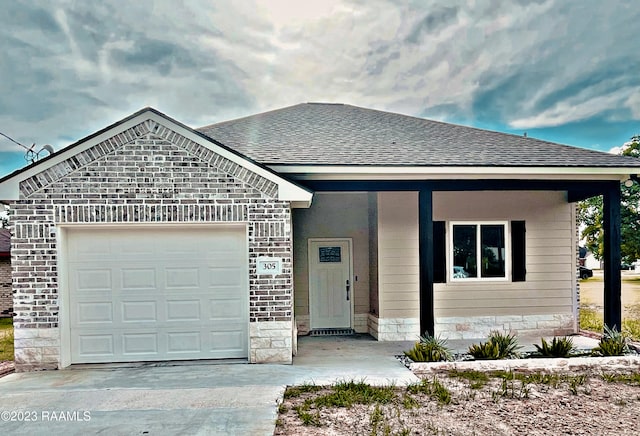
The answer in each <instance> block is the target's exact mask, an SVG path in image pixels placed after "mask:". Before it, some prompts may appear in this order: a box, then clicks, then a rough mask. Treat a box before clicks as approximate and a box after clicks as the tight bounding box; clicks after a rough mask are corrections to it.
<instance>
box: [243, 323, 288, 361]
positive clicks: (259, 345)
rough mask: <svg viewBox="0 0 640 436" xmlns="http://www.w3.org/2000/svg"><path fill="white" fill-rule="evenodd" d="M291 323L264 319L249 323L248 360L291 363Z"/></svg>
mask: <svg viewBox="0 0 640 436" xmlns="http://www.w3.org/2000/svg"><path fill="white" fill-rule="evenodd" d="M292 332H293V323H292V322H291V321H264V322H252V323H250V324H249V362H251V363H291V362H292V361H293V357H292V356H293V338H292Z"/></svg>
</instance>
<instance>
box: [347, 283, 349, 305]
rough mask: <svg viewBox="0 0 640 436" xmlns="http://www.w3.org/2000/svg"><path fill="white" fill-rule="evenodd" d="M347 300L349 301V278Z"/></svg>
mask: <svg viewBox="0 0 640 436" xmlns="http://www.w3.org/2000/svg"><path fill="white" fill-rule="evenodd" d="M347 301H349V280H347Z"/></svg>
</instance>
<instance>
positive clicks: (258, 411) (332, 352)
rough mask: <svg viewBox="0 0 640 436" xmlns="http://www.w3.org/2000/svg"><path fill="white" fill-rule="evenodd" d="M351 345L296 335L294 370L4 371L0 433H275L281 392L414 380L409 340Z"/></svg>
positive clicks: (211, 366)
mask: <svg viewBox="0 0 640 436" xmlns="http://www.w3.org/2000/svg"><path fill="white" fill-rule="evenodd" d="M355 338H357V339H354V338H344V337H314V338H301V340H300V343H299V353H298V356H297V357H296V358H295V360H294V364H293V365H247V364H220V363H211V362H190V363H185V364H182V365H176V364H149V365H139V366H131V367H117V368H116V367H106V366H97V367H96V366H93V367H84V368H73V369H65V370H61V371H46V372H34V373H19V374H10V375H8V376H6V377H3V378H0V393H1V395H0V413H1V412H4V413H2V414H1V416H0V418H1V420H0V434H29V435H30V436H37V435H47V436H51V435H52V434H65V435H88V434H109V435H120V434H122V435H125V434H126V435H159V434H162V435H173V434H185V435H218V434H219V435H271V434H273V430H274V426H275V419H276V416H277V404H278V402H279V401H280V400H281V399H282V395H283V393H284V390H285V387H286V386H287V385H295V384H301V383H305V382H307V383H316V384H325V383H333V382H335V381H337V380H365V381H366V382H368V383H370V384H389V383H393V384H397V385H403V384H406V383H411V382H414V381H417V378H416V377H415V375H413V374H412V373H411V372H410V371H409V370H408V369H406V368H405V367H404V366H402V365H401V364H400V362H399V361H398V360H397V359H395V358H394V355H395V354H401V353H402V351H403V350H406V349H408V348H409V347H410V346H412V343H408V342H384V343H383V342H376V341H374V340H372V339H371V338H370V337H368V336H356V337H355ZM7 412H9V415H7ZM85 412H86V413H85ZM7 418H9V420H8V419H7ZM11 418H15V419H16V421H10V419H11ZM25 418H30V419H32V420H34V419H35V422H25ZM62 418H67V419H66V420H62Z"/></svg>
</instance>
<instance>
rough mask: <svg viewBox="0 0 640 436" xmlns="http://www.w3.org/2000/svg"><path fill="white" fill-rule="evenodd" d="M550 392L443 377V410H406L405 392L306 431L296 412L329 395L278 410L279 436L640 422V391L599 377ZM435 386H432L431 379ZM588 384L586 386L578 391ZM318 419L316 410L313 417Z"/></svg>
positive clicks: (595, 430) (622, 426)
mask: <svg viewBox="0 0 640 436" xmlns="http://www.w3.org/2000/svg"><path fill="white" fill-rule="evenodd" d="M583 375H584V377H583V378H580V377H578V378H573V383H572V382H571V381H570V380H567V379H565V380H564V381H562V382H560V383H558V385H557V386H555V387H553V386H551V385H548V384H542V383H539V384H536V383H528V384H525V386H524V387H523V385H522V383H520V382H519V381H518V380H516V381H513V382H511V383H506V385H505V384H504V383H503V381H502V379H499V378H492V379H491V380H490V382H489V383H487V384H486V385H485V386H484V387H482V388H480V389H472V388H471V385H470V383H471V382H469V381H467V380H464V379H460V378H451V377H449V376H448V375H446V374H442V375H438V376H437V377H438V380H439V381H440V382H441V383H442V384H443V385H445V386H446V387H447V388H448V390H449V391H450V392H451V394H452V395H451V397H452V400H451V403H450V404H441V403H439V402H438V400H437V399H435V398H433V397H432V396H429V395H426V394H415V395H414V394H411V396H412V397H413V398H414V399H415V400H416V401H417V402H416V403H414V405H413V406H414V407H407V406H408V404H407V401H406V400H405V398H406V389H405V388H399V387H398V388H395V389H396V392H397V399H396V400H395V401H393V402H391V403H388V404H386V405H379V406H377V410H376V405H362V404H358V405H354V406H352V407H351V408H337V407H323V408H321V409H319V410H318V413H319V417H320V419H319V421H320V426H313V425H308V426H305V425H303V424H302V422H301V420H300V418H299V417H298V414H297V412H296V410H295V408H296V406H300V405H302V404H303V403H304V401H305V399H307V398H312V397H314V396H320V395H323V394H326V393H328V392H331V389H330V388H326V387H325V388H323V390H321V391H319V392H313V393H306V394H302V395H301V396H299V397H296V398H289V399H286V400H285V401H284V403H283V404H282V405H281V407H280V415H279V418H278V426H277V428H276V432H275V434H276V435H371V434H378V435H382V434H392V435H396V434H404V435H636V434H639V433H640V429H639V428H638V427H639V424H638V422H637V419H638V416H640V386H639V385H638V384H637V382H638V381H637V380H636V383H635V384H625V383H622V382H610V381H605V380H603V378H602V376H601V374H599V373H592V374H583ZM428 380H429V381H432V379H428ZM581 381H583V382H582V383H580V382H581ZM308 412H309V413H310V414H312V415H313V414H315V413H316V409H315V408H314V407H313V406H312V407H311V409H309V411H308Z"/></svg>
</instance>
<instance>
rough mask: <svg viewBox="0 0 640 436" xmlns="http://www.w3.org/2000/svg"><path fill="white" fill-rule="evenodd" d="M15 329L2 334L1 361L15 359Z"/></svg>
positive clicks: (0, 343) (0, 337) (0, 344)
mask: <svg viewBox="0 0 640 436" xmlns="http://www.w3.org/2000/svg"><path fill="white" fill-rule="evenodd" d="M13 355H14V351H13V330H12V331H10V332H8V333H4V334H3V335H2V336H0V362H2V361H4V360H11V361H12V360H13Z"/></svg>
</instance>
